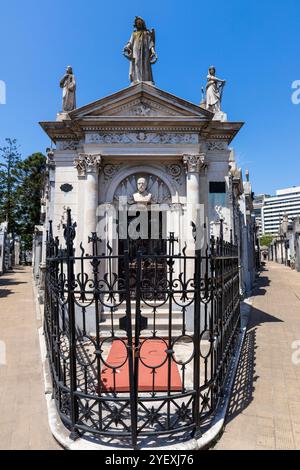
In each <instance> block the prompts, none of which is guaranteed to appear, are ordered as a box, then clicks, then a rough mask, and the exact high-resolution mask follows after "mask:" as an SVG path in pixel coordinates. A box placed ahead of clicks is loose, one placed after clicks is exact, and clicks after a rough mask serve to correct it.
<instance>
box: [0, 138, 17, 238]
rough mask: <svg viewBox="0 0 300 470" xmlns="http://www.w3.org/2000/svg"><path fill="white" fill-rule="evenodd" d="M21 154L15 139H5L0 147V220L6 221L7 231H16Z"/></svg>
mask: <svg viewBox="0 0 300 470" xmlns="http://www.w3.org/2000/svg"><path fill="white" fill-rule="evenodd" d="M20 162H21V155H20V153H19V150H18V145H17V141H16V139H5V145H4V146H3V147H0V222H3V221H5V220H6V221H7V222H8V231H9V232H11V233H12V234H13V235H14V234H15V233H16V232H17V218H16V211H17V205H18V201H17V198H16V191H17V188H18V185H19V169H18V165H19V163H20Z"/></svg>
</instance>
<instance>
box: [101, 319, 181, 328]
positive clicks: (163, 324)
mask: <svg viewBox="0 0 300 470" xmlns="http://www.w3.org/2000/svg"><path fill="white" fill-rule="evenodd" d="M153 324H154V322H153V317H148V327H147V328H148V329H149V328H152V327H153ZM113 325H114V327H115V328H119V318H114V319H113ZM131 325H132V328H134V326H135V318H134V317H132V321H131ZM181 325H182V322H181V320H180V319H175V320H173V321H172V328H173V329H181ZM168 327H169V321H168V319H167V318H156V320H155V328H156V329H162V330H168ZM108 329H111V321H110V318H106V320H105V321H104V322H101V323H100V330H102V331H104V330H108Z"/></svg>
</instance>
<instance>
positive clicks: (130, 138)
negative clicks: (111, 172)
mask: <svg viewBox="0 0 300 470" xmlns="http://www.w3.org/2000/svg"><path fill="white" fill-rule="evenodd" d="M198 141H199V137H198V134H196V133H183V132H181V133H179V132H167V133H163V132H162V133H157V132H119V133H114V132H106V133H97V134H87V136H86V143H88V144H91V143H99V144H132V143H133V144H139V143H141V144H144V143H145V144H197V143H198Z"/></svg>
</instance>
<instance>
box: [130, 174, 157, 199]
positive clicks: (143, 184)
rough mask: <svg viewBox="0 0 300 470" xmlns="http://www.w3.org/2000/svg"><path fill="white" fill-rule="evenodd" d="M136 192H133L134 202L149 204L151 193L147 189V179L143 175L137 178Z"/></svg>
mask: <svg viewBox="0 0 300 470" xmlns="http://www.w3.org/2000/svg"><path fill="white" fill-rule="evenodd" d="M136 186H137V192H136V193H134V194H133V200H134V202H136V203H142V204H149V203H150V202H151V198H152V194H151V193H148V191H147V186H148V184H147V180H146V178H144V177H143V176H142V177H140V178H138V180H137V183H136Z"/></svg>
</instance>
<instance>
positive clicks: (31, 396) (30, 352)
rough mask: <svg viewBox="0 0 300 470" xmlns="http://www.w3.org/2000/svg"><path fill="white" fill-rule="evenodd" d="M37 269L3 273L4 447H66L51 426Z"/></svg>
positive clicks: (0, 405)
mask: <svg viewBox="0 0 300 470" xmlns="http://www.w3.org/2000/svg"><path fill="white" fill-rule="evenodd" d="M31 272H32V270H31V268H30V267H26V268H25V267H24V268H22V267H19V268H17V269H15V271H14V272H9V273H5V274H4V275H2V276H1V277H0V341H1V343H0V344H1V346H2V350H3V345H4V346H5V350H6V364H4V365H3V364H0V449H7V450H10V449H12V450H17V449H25V450H33V449H35V450H38V449H39V450H44V449H53V450H54V449H61V447H60V446H59V445H58V444H57V442H56V441H55V440H54V439H53V437H52V434H51V432H50V429H49V426H48V420H47V408H46V400H45V396H44V382H43V376H42V366H41V356H40V347H39V340H38V330H37V329H38V327H39V326H40V324H39V322H38V321H37V319H36V312H35V304H34V299H33V289H32V275H31ZM1 358H2V359H3V357H2V355H1V357H0V359H1ZM2 359H1V362H3V361H2Z"/></svg>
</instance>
